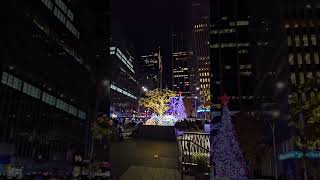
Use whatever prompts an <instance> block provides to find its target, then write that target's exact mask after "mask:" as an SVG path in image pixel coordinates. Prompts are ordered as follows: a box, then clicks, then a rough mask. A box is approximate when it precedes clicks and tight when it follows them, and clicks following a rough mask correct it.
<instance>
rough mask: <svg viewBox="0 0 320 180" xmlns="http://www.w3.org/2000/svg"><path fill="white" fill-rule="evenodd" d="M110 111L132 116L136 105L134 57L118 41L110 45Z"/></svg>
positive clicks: (136, 85)
mask: <svg viewBox="0 0 320 180" xmlns="http://www.w3.org/2000/svg"><path fill="white" fill-rule="evenodd" d="M110 60H111V62H112V63H111V65H112V74H111V109H112V110H111V111H112V112H111V113H113V114H115V115H117V116H118V117H124V116H125V117H132V115H133V113H134V111H136V110H137V107H138V96H139V90H140V89H139V83H138V81H137V79H136V70H135V69H136V68H135V62H134V61H135V59H134V57H133V56H132V55H131V53H130V52H129V50H128V49H127V48H126V47H124V45H122V44H120V43H116V42H113V43H112V44H111V46H110Z"/></svg>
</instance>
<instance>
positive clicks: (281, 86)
mask: <svg viewBox="0 0 320 180" xmlns="http://www.w3.org/2000/svg"><path fill="white" fill-rule="evenodd" d="M285 86H286V84H285V83H284V82H281V81H279V82H277V83H276V87H277V89H284V88H285Z"/></svg>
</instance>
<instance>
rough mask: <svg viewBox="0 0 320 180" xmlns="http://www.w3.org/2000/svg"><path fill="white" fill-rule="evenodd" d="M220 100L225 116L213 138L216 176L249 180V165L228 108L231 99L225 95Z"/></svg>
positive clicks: (233, 179)
mask: <svg viewBox="0 0 320 180" xmlns="http://www.w3.org/2000/svg"><path fill="white" fill-rule="evenodd" d="M220 99H221V102H222V105H223V110H222V113H223V114H222V118H221V123H220V128H219V130H218V133H217V135H216V136H214V137H213V139H212V143H211V146H212V147H211V148H212V155H211V157H212V161H213V162H214V166H215V171H216V173H215V174H216V176H218V177H227V178H229V179H232V180H243V179H247V177H246V174H247V165H246V163H245V160H244V157H243V155H242V151H241V149H240V145H239V143H238V141H237V138H236V133H235V130H234V127H233V124H232V121H231V116H230V111H229V108H228V102H229V99H230V98H229V97H228V96H227V95H224V96H222V97H221V98H220Z"/></svg>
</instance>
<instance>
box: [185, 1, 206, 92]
mask: <svg viewBox="0 0 320 180" xmlns="http://www.w3.org/2000/svg"><path fill="white" fill-rule="evenodd" d="M209 15H210V10H209V0H192V39H193V41H192V47H193V48H192V49H193V52H194V58H195V61H194V64H193V65H192V66H190V67H191V68H193V67H195V69H197V71H196V73H195V74H196V76H195V77H194V78H196V81H197V84H193V85H192V86H191V87H190V88H191V92H197V93H196V95H199V94H198V91H197V88H200V92H199V93H200V95H202V94H208V93H210V84H211V83H210V58H209V40H210V36H209ZM190 70H191V72H192V71H193V69H190ZM191 75H192V74H191ZM190 79H192V77H190Z"/></svg>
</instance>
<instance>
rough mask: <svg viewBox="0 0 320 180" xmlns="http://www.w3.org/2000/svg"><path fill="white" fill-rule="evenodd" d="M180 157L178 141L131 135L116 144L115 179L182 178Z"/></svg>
mask: <svg viewBox="0 0 320 180" xmlns="http://www.w3.org/2000/svg"><path fill="white" fill-rule="evenodd" d="M177 156H178V147H177V143H176V142H170V141H157V140H142V139H134V138H129V139H125V140H124V141H123V142H115V143H112V146H111V164H112V175H113V179H114V180H180V174H179V171H178V159H177ZM184 179H186V180H188V179H192V178H190V177H189V178H188V177H185V178H184Z"/></svg>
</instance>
